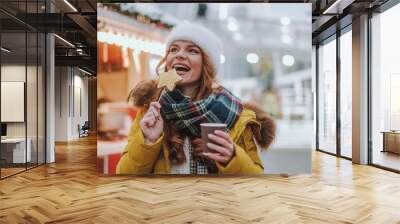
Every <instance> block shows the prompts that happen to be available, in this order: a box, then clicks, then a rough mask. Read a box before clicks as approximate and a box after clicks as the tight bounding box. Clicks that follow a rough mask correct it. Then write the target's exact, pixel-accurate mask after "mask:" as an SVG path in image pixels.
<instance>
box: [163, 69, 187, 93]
mask: <svg viewBox="0 0 400 224" xmlns="http://www.w3.org/2000/svg"><path fill="white" fill-rule="evenodd" d="M181 80H182V77H180V76H179V75H178V74H177V73H176V70H175V69H171V70H169V71H167V72H163V73H161V74H160V78H159V79H158V86H157V88H162V87H166V88H167V89H168V90H169V91H172V90H174V88H175V86H176V83H177V82H179V81H181Z"/></svg>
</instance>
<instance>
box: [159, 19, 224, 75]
mask: <svg viewBox="0 0 400 224" xmlns="http://www.w3.org/2000/svg"><path fill="white" fill-rule="evenodd" d="M177 40H186V41H191V42H193V43H194V44H196V45H197V46H199V47H200V48H201V49H202V50H203V52H204V53H206V54H207V55H208V57H210V60H211V63H212V64H213V66H214V70H215V73H218V69H219V65H220V55H221V54H222V43H221V40H220V39H219V38H218V36H217V35H216V34H215V33H213V32H212V31H211V30H209V29H207V28H206V27H204V26H202V25H200V24H195V23H190V22H189V23H181V24H179V25H177V26H176V27H174V28H173V29H172V31H171V32H170V33H169V35H168V37H167V40H166V47H167V49H168V48H169V47H170V45H171V44H172V43H173V42H174V41H177Z"/></svg>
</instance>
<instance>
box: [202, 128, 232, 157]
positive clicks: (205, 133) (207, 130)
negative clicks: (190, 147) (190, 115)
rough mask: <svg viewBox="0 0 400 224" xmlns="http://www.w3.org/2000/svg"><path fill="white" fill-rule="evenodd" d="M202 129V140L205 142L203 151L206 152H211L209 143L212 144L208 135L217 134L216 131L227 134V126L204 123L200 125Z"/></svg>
mask: <svg viewBox="0 0 400 224" xmlns="http://www.w3.org/2000/svg"><path fill="white" fill-rule="evenodd" d="M200 127H201V139H202V140H203V142H204V145H203V150H204V152H209V151H210V150H211V149H209V148H208V147H207V143H209V142H210V139H209V138H208V134H215V133H214V131H215V130H221V131H224V132H226V124H222V123H202V124H200Z"/></svg>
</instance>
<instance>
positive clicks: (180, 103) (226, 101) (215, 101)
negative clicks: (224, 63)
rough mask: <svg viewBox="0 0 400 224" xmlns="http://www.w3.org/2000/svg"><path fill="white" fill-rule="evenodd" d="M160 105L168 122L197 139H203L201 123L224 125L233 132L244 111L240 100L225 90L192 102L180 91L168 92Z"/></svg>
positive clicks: (162, 97) (163, 96) (161, 99)
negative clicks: (201, 137)
mask: <svg viewBox="0 0 400 224" xmlns="http://www.w3.org/2000/svg"><path fill="white" fill-rule="evenodd" d="M160 104H161V112H162V114H163V115H164V118H165V119H167V120H168V121H170V122H172V123H174V124H175V125H176V127H177V128H178V130H179V131H183V132H186V133H190V134H191V135H193V136H196V137H200V136H201V129H200V124H201V123H224V124H226V125H227V128H228V129H231V128H232V127H233V125H234V123H235V122H236V120H237V119H238V117H239V115H240V113H241V112H242V109H243V105H242V103H241V102H240V100H239V99H238V98H237V97H235V96H233V95H232V93H231V92H229V91H228V90H227V89H225V88H223V89H222V91H221V92H219V93H212V94H210V96H208V97H207V98H205V99H202V100H198V101H192V100H191V99H190V97H187V96H184V95H183V94H182V92H181V91H180V90H178V89H177V90H174V91H166V92H165V93H164V94H163V95H162V96H161V98H160Z"/></svg>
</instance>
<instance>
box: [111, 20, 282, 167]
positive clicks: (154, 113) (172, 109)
mask: <svg viewBox="0 0 400 224" xmlns="http://www.w3.org/2000/svg"><path fill="white" fill-rule="evenodd" d="M166 46H167V51H166V55H165V56H164V57H163V58H162V59H161V61H160V63H159V64H158V66H157V71H156V72H157V74H158V71H159V70H160V69H163V70H164V71H169V70H171V69H175V70H176V71H177V74H178V75H180V76H181V77H182V78H183V79H182V81H180V82H179V83H178V84H177V87H176V88H175V90H173V91H165V92H163V91H161V90H159V89H157V84H158V81H157V80H145V81H143V82H141V83H139V84H138V85H137V86H136V87H135V88H134V89H133V90H132V91H131V93H130V94H129V96H130V98H132V99H133V102H134V104H135V106H136V107H138V108H139V111H138V113H137V116H136V119H135V121H134V123H133V125H132V127H131V130H130V134H129V138H128V144H127V145H126V147H125V149H124V152H123V155H122V157H121V159H120V161H119V163H118V166H117V173H118V174H150V173H155V174H213V173H219V174H262V173H264V167H263V165H262V162H261V160H260V158H259V155H258V147H257V146H258V145H259V146H261V147H262V148H263V149H267V148H268V147H269V145H270V144H271V143H272V141H273V139H274V137H275V123H274V121H273V120H272V119H271V118H270V117H269V116H268V115H267V114H266V113H265V112H263V111H261V110H260V109H259V108H258V107H256V106H254V105H250V104H244V103H242V102H241V101H240V99H238V98H237V97H235V96H233V95H232V94H231V93H230V92H229V91H228V90H226V89H225V88H224V87H223V86H221V85H219V84H217V82H216V74H217V72H218V68H219V64H220V63H219V60H220V54H221V53H222V44H221V41H220V40H219V38H218V37H217V36H216V35H215V34H214V33H213V32H212V31H210V30H208V29H207V28H205V27H203V26H201V25H198V24H194V23H183V24H180V25H178V26H177V27H175V28H174V29H173V30H172V31H171V32H170V34H169V36H168V37H167V40H166ZM161 94H162V95H161ZM158 99H159V100H158ZM200 123H225V124H226V125H227V129H228V130H227V132H223V131H215V132H214V134H211V136H209V139H210V141H211V143H208V145H207V146H208V148H209V149H211V150H210V151H209V152H204V151H203V141H202V140H201V129H200Z"/></svg>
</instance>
